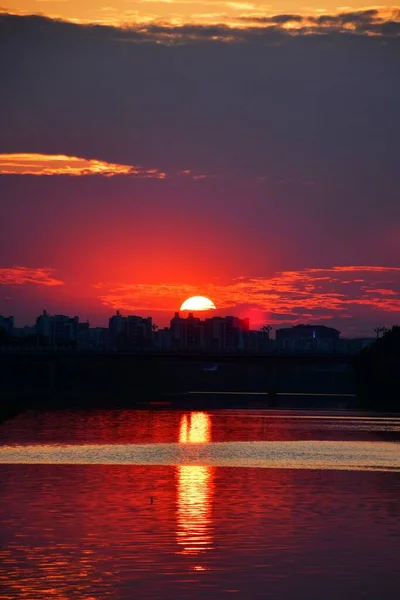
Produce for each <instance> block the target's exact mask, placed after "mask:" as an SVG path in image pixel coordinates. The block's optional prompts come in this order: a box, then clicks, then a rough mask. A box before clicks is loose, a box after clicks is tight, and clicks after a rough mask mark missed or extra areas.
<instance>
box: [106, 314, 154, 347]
mask: <svg viewBox="0 0 400 600" xmlns="http://www.w3.org/2000/svg"><path fill="white" fill-rule="evenodd" d="M152 337H153V324H152V318H151V317H146V318H143V317H137V316H135V315H129V316H127V317H123V316H122V315H121V313H120V312H119V311H117V313H116V314H115V315H114V316H113V317H111V318H110V320H109V345H110V348H111V349H117V350H144V349H148V348H151V346H152Z"/></svg>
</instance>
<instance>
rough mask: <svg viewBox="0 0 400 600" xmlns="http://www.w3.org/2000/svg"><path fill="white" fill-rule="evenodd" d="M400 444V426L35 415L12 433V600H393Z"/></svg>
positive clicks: (5, 524) (390, 422)
mask: <svg viewBox="0 0 400 600" xmlns="http://www.w3.org/2000/svg"><path fill="white" fill-rule="evenodd" d="M399 440H400V419H398V418H396V417H394V416H390V417H387V418H382V417H380V416H379V417H378V416H376V415H372V416H370V415H364V416H362V417H354V416H352V415H350V414H348V413H347V414H344V415H340V414H337V413H335V414H321V413H319V414H309V413H306V414H305V413H300V412H292V413H283V414H280V413H270V412H267V411H264V412H263V411H227V412H214V413H213V412H209V413H201V412H196V413H184V412H178V411H176V412H174V411H159V412H158V411H104V412H103V411H99V412H81V411H65V412H61V413H51V412H49V413H42V414H34V413H27V414H25V415H21V416H19V417H18V418H16V419H14V420H11V421H8V422H6V423H4V424H3V425H2V426H1V427H0V462H1V463H2V464H0V485H1V489H2V494H1V496H0V518H1V533H0V535H1V539H0V541H1V544H0V546H1V550H0V589H1V590H2V592H0V597H1V598H4V599H6V598H10V599H14V598H26V599H29V600H34V599H41V600H42V599H45V598H46V599H47V598H57V599H60V600H61V599H63V600H64V599H68V600H69V599H71V600H72V599H74V600H75V599H79V598H87V599H89V598H90V599H92V600H93V599H96V600H97V599H98V600H100V599H102V598H111V599H113V600H128V599H131V598H144V599H146V598H156V599H165V600H169V599H171V600H172V599H174V600H175V599H177V598H183V599H186V598H212V599H219V598H222V599H224V598H232V597H234V598H239V599H243V600H247V599H249V600H251V599H252V598H284V599H303V598H304V599H309V598H311V597H312V598H314V597H315V598H324V599H332V600H333V599H335V600H336V599H337V598H343V599H345V600H347V599H349V600H350V598H351V599H354V598H369V599H372V598H376V599H378V598H383V599H385V598H388V599H389V598H390V599H391V600H392V598H393V597H397V594H398V592H400V570H399V566H398V556H399V554H400V552H399V551H400V519H399V514H400V474H399V473H398V472H396V469H397V468H398V467H399V456H400V444H399ZM90 457H91V458H90ZM12 458H13V459H14V460H11V459H12ZM89 458H90V460H89ZM249 461H250V463H251V461H255V462H253V463H251V466H248V465H249V464H250V463H249ZM12 462H15V463H18V464H11V463H12ZM83 463H85V464H83ZM228 465H229V466H228ZM255 465H257V466H255ZM260 467H263V468H260ZM1 593H2V594H3V595H1Z"/></svg>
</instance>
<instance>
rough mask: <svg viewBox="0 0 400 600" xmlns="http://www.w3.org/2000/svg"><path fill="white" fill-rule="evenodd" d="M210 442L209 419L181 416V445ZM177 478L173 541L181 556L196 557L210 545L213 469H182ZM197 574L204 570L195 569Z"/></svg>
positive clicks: (197, 467) (192, 415) (193, 467)
mask: <svg viewBox="0 0 400 600" xmlns="http://www.w3.org/2000/svg"><path fill="white" fill-rule="evenodd" d="M210 440H211V419H210V417H209V415H207V414H206V413H191V414H190V415H183V416H182V417H181V421H180V427H179V442H180V443H182V444H190V443H204V442H209V441H210ZM176 475H177V530H176V538H177V542H178V544H179V546H180V547H181V553H182V554H189V555H198V554H200V553H202V552H204V551H206V550H208V549H210V548H211V547H212V545H213V539H212V525H213V523H212V511H211V497H212V488H213V468H212V467H209V466H201V465H181V466H178V467H177V469H176ZM194 568H195V569H196V570H205V567H204V566H200V565H196V566H195V567H194Z"/></svg>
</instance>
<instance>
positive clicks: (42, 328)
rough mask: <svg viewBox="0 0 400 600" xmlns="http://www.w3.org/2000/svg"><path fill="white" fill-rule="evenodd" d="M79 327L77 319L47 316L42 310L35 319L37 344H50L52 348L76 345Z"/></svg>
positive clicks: (64, 316)
mask: <svg viewBox="0 0 400 600" xmlns="http://www.w3.org/2000/svg"><path fill="white" fill-rule="evenodd" d="M81 325H82V324H81ZM79 326H80V324H79V317H67V316H66V315H49V314H48V313H47V311H46V310H44V311H43V313H42V314H41V315H40V316H39V317H37V319H36V334H37V336H38V343H45V344H50V345H52V346H71V345H76V344H77V342H78V336H79Z"/></svg>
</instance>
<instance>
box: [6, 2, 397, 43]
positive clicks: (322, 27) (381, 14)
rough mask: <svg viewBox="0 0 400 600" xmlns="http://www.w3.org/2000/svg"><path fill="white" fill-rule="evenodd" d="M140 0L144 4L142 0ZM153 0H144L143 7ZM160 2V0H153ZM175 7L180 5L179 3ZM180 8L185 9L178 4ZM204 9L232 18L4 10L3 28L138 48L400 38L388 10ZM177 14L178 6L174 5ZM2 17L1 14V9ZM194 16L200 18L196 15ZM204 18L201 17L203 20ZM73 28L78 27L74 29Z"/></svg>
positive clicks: (243, 4) (248, 5)
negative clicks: (71, 15) (66, 16)
mask: <svg viewBox="0 0 400 600" xmlns="http://www.w3.org/2000/svg"><path fill="white" fill-rule="evenodd" d="M142 1H143V0H142ZM150 1H151V2H152V1H153V0H147V1H146V3H149V2H150ZM156 1H157V2H160V0H156ZM161 1H162V2H164V3H166V4H174V6H175V4H176V3H173V2H171V0H161ZM178 4H179V2H178ZM182 4H187V3H186V2H182ZM206 5H210V6H221V8H223V7H227V8H229V9H232V11H233V14H231V15H226V14H224V15H223V19H222V18H221V12H217V13H212V14H210V15H209V16H210V19H209V22H208V23H207V24H204V23H203V24H200V23H198V22H197V21H196V13H194V14H193V15H189V16H188V15H187V14H185V15H184V14H182V15H179V14H178V13H176V12H174V13H172V15H171V18H168V16H166V17H163V18H162V19H161V18H160V17H159V16H157V14H152V15H143V14H140V12H138V11H131V12H125V13H124V12H120V11H116V12H115V16H113V17H110V20H109V21H105V20H104V10H103V12H102V13H101V17H100V16H99V18H97V19H96V18H95V19H94V20H93V21H91V22H88V21H81V22H80V21H79V20H78V19H75V20H74V21H73V23H72V22H70V21H68V20H64V21H63V20H60V19H58V20H56V19H54V20H53V21H52V20H51V19H49V18H46V17H41V16H37V15H25V14H24V15H22V14H18V15H17V14H14V13H8V12H7V10H6V9H3V11H4V12H3V14H2V25H3V28H4V27H5V28H6V29H7V28H8V27H9V26H12V25H13V24H14V23H15V19H21V18H23V19H25V27H26V29H27V32H28V31H29V29H30V28H31V26H32V25H34V24H35V23H36V25H38V24H40V23H42V29H43V30H44V32H45V33H46V34H47V35H48V34H49V28H48V27H47V26H46V27H43V23H44V22H45V21H48V22H52V23H54V24H55V25H54V27H56V28H57V29H58V30H59V32H60V33H61V34H64V35H65V33H66V32H67V31H68V26H71V25H72V24H74V25H75V24H76V23H79V24H80V27H81V28H82V29H81V32H82V33H83V32H84V31H85V30H86V32H87V33H88V34H90V35H91V36H92V37H94V38H96V37H99V36H100V35H106V36H109V37H111V38H114V39H118V41H120V42H133V43H142V42H149V41H158V42H161V43H165V44H168V45H170V44H175V43H179V44H181V43H185V44H191V43H194V42H200V41H202V42H203V43H204V42H205V41H209V42H213V43H215V42H221V41H225V42H229V43H235V42H236V43H244V42H253V43H269V42H274V41H276V38H277V37H283V39H286V40H287V38H288V37H290V36H293V35H295V36H310V35H319V36H320V35H325V36H328V35H330V34H346V35H349V34H358V35H361V34H363V35H366V36H381V37H386V38H392V37H398V36H400V9H398V8H397V7H392V8H385V7H380V8H370V9H366V10H360V11H346V12H338V13H335V14H330V15H328V14H322V15H318V16H314V15H307V14H286V13H283V14H276V15H270V14H262V13H261V14H260V13H259V12H258V13H254V14H245V15H235V12H236V11H237V10H243V11H250V10H253V9H254V6H253V4H252V3H248V2H246V1H244V2H240V1H238V2H235V1H231V2H223V1H221V2H218V1H215V2H214V1H213V0H211V1H210V2H207V3H206ZM175 9H176V6H175ZM0 13H1V9H0ZM197 16H198V15H197ZM203 17H204V15H202V16H201V18H202V20H203ZM75 26H76V25H75Z"/></svg>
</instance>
